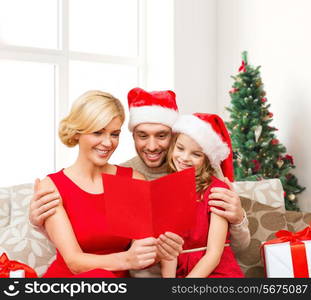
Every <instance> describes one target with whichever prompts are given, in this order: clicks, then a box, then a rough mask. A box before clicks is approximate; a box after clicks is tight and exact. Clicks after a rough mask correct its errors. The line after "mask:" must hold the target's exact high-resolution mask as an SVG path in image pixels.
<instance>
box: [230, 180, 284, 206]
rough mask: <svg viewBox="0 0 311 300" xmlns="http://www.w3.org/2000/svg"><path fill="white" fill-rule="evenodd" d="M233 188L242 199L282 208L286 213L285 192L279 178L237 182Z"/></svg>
mask: <svg viewBox="0 0 311 300" xmlns="http://www.w3.org/2000/svg"><path fill="white" fill-rule="evenodd" d="M233 186H234V189H235V191H236V192H237V193H238V194H239V196H240V197H245V198H249V199H252V200H255V201H257V202H259V203H262V204H266V205H269V206H272V207H281V208H283V210H284V211H285V204H284V203H285V202H284V190H283V186H282V183H281V181H280V179H278V178H273V179H263V180H259V181H236V182H234V183H233Z"/></svg>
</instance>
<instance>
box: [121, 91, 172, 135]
mask: <svg viewBox="0 0 311 300" xmlns="http://www.w3.org/2000/svg"><path fill="white" fill-rule="evenodd" d="M127 98H128V105H129V112H130V119H129V124H128V127H129V130H130V131H133V129H134V128H135V126H137V125H139V124H141V123H159V124H163V125H166V126H168V127H172V125H173V124H174V122H175V121H176V119H177V117H178V107H177V104H176V95H175V93H174V92H172V91H169V90H168V91H154V92H147V91H145V90H143V89H141V88H134V89H132V90H130V91H129V93H128V97H127Z"/></svg>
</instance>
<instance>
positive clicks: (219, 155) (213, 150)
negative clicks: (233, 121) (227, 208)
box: [173, 113, 234, 181]
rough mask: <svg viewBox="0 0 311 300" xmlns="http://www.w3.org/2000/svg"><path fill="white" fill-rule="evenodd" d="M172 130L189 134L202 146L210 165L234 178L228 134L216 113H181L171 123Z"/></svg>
mask: <svg viewBox="0 0 311 300" xmlns="http://www.w3.org/2000/svg"><path fill="white" fill-rule="evenodd" d="M173 132H178V133H184V134H187V135H189V136H190V137H191V138H192V139H194V140H195V141H196V142H197V143H198V144H199V145H200V146H201V147H202V149H203V152H204V153H205V154H206V155H207V157H208V159H209V160H210V163H211V165H212V166H213V167H214V168H215V169H217V168H219V167H220V168H221V170H222V172H223V174H224V176H225V177H228V179H229V180H230V181H233V180H234V171H233V154H232V146H231V140H230V135H229V133H228V130H227V128H226V125H225V123H224V121H223V120H222V119H221V118H220V117H219V116H218V115H215V114H204V113H195V114H193V115H182V116H180V117H179V118H178V119H177V121H176V122H175V124H174V125H173Z"/></svg>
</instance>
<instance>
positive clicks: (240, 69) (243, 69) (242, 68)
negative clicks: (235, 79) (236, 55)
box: [239, 60, 246, 72]
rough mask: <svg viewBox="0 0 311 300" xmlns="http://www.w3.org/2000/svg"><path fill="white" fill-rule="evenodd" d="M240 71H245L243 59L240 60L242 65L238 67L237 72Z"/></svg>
mask: <svg viewBox="0 0 311 300" xmlns="http://www.w3.org/2000/svg"><path fill="white" fill-rule="evenodd" d="M241 71H243V72H246V65H245V61H244V60H242V65H241V66H240V68H239V72H241Z"/></svg>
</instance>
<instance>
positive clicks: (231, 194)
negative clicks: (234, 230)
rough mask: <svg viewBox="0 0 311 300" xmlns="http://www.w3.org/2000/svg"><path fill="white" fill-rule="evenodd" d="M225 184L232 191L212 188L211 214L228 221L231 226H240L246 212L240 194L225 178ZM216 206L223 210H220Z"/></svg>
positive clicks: (210, 196)
mask: <svg viewBox="0 0 311 300" xmlns="http://www.w3.org/2000/svg"><path fill="white" fill-rule="evenodd" d="M224 181H225V183H226V184H228V186H229V187H230V190H228V189H225V188H212V189H211V194H210V195H209V199H217V200H210V201H209V202H208V204H209V205H210V206H211V212H213V213H215V214H216V215H218V216H220V217H223V218H225V219H227V220H228V222H229V223H230V224H240V223H241V222H242V221H243V218H244V210H243V208H242V206H241V200H240V197H239V196H238V194H237V193H236V192H235V191H234V189H233V185H232V183H231V182H230V181H229V179H228V178H227V177H226V178H225V180H224ZM214 206H218V207H221V208H223V209H224V210H221V209H218V208H216V207H214Z"/></svg>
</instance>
